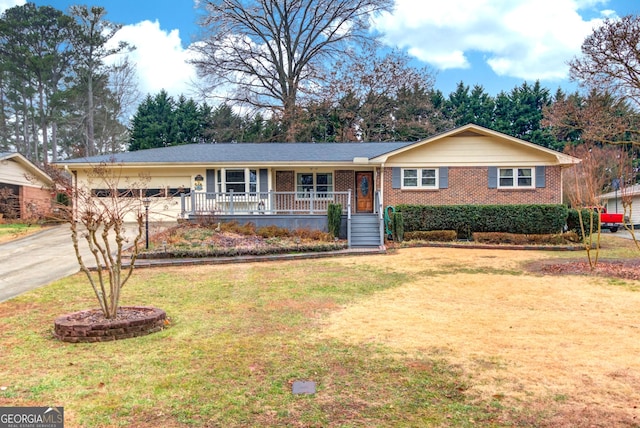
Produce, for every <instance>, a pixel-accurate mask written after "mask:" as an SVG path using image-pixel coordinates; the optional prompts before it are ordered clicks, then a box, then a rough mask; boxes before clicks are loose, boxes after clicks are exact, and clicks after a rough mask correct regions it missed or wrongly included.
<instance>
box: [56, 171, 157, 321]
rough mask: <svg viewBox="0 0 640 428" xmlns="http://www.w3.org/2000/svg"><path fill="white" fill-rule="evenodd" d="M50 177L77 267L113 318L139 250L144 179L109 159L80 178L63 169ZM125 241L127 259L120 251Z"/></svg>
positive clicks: (107, 314) (142, 225)
mask: <svg viewBox="0 0 640 428" xmlns="http://www.w3.org/2000/svg"><path fill="white" fill-rule="evenodd" d="M76 178H77V177H76ZM54 181H55V186H56V192H57V193H58V195H59V197H58V198H56V200H57V201H59V203H58V204H57V207H56V208H57V210H58V212H59V213H60V215H59V217H60V218H62V219H64V220H65V221H68V222H69V224H70V225H71V240H72V241H73V247H74V249H75V253H76V258H77V260H78V264H79V265H80V270H81V271H82V272H84V273H85V275H86V276H87V278H88V280H89V284H90V285H91V288H92V289H93V292H94V294H95V296H96V298H97V300H98V302H99V304H100V309H101V310H102V312H103V314H104V316H105V318H107V319H113V318H116V316H117V313H118V308H119V305H120V297H121V292H122V289H123V287H124V286H125V284H126V283H127V281H128V280H129V278H131V274H132V273H133V269H134V264H135V261H136V258H137V256H138V253H139V247H140V245H139V244H140V242H141V239H142V235H143V231H144V221H145V218H144V212H143V209H142V201H141V197H142V196H144V195H145V192H146V187H147V186H146V185H147V183H148V181H149V179H148V177H144V176H138V177H135V178H132V177H127V176H124V175H122V168H120V167H119V166H118V165H117V164H115V162H111V163H103V164H100V165H96V166H94V167H93V168H92V170H91V171H90V172H89V174H88V177H87V179H86V180H84V181H82V182H78V180H77V179H73V180H70V179H69V177H68V176H67V177H65V174H64V172H63V171H60V172H59V173H58V174H56V176H55V180H54ZM67 201H69V203H65V202H67ZM127 223H128V224H127ZM132 225H133V226H132ZM128 227H133V228H134V231H133V241H131V240H130V238H128V235H127V228H128ZM82 242H84V243H85V244H82ZM129 244H131V245H130V260H129V264H128V265H126V264H125V263H124V255H125V251H127V249H128V245H129ZM83 245H88V248H89V251H90V254H91V255H90V256H89V259H90V260H91V261H92V262H93V263H91V264H92V265H94V266H95V267H93V268H90V267H91V266H90V265H89V263H88V261H85V256H83V255H82V251H81V246H83Z"/></svg>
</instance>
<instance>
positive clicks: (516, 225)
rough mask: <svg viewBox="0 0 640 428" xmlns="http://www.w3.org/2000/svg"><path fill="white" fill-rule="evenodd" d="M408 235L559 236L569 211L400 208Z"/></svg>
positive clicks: (490, 207)
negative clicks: (447, 232)
mask: <svg viewBox="0 0 640 428" xmlns="http://www.w3.org/2000/svg"><path fill="white" fill-rule="evenodd" d="M395 209H396V212H401V213H402V214H403V216H404V226H405V230H406V231H407V232H413V231H418V230H455V231H456V232H457V233H458V238H470V237H471V234H472V233H474V232H504V233H527V234H554V233H560V232H561V231H562V230H563V228H564V226H565V224H566V222H567V215H568V209H567V207H566V206H564V205H558V204H555V205H554V204H542V205H438V206H436V205H397V206H396V207H395Z"/></svg>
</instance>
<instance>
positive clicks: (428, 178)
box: [402, 168, 438, 189]
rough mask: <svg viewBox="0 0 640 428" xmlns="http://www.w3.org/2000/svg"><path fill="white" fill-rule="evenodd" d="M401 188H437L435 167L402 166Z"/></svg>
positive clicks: (436, 170)
mask: <svg viewBox="0 0 640 428" xmlns="http://www.w3.org/2000/svg"><path fill="white" fill-rule="evenodd" d="M402 188H404V189H437V188H438V169H437V168H403V169H402Z"/></svg>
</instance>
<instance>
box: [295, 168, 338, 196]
mask: <svg viewBox="0 0 640 428" xmlns="http://www.w3.org/2000/svg"><path fill="white" fill-rule="evenodd" d="M296 192H297V197H298V198H300V199H302V198H310V197H311V194H312V193H315V194H316V197H318V198H329V197H331V195H329V194H328V193H333V174H332V173H330V172H315V173H314V172H300V173H298V175H297V178H296Z"/></svg>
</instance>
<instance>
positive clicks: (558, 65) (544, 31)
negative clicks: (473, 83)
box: [376, 0, 610, 80]
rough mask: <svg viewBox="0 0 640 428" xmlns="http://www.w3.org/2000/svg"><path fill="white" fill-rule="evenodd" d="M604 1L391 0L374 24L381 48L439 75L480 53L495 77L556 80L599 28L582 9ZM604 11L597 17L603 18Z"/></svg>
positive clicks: (464, 65) (466, 63)
mask: <svg viewBox="0 0 640 428" xmlns="http://www.w3.org/2000/svg"><path fill="white" fill-rule="evenodd" d="M605 4H606V1H604V0H447V1H441V0H396V9H395V11H394V12H393V13H392V14H384V15H383V16H381V17H380V18H379V19H378V20H377V21H376V29H377V30H379V31H381V32H383V33H385V36H384V40H385V41H386V43H388V44H390V45H393V46H399V47H401V48H404V49H407V51H408V52H409V53H410V54H411V55H413V56H415V57H416V58H417V59H419V60H421V61H423V62H425V63H428V64H430V65H432V66H433V67H435V68H437V69H440V70H447V69H455V68H470V67H471V66H472V64H470V62H469V61H470V60H469V54H470V53H472V52H476V53H482V56H483V57H484V60H485V62H486V63H487V64H488V65H489V67H491V69H492V70H493V71H494V73H495V74H496V75H498V76H505V77H514V78H520V79H525V80H536V79H540V80H561V79H564V78H566V77H567V74H568V66H567V61H569V60H570V59H571V58H572V57H574V56H575V55H578V54H579V53H580V46H581V45H582V42H583V41H584V38H585V37H586V36H587V35H589V34H590V33H591V32H592V31H593V28H594V27H596V26H598V25H600V24H601V23H602V19H601V18H594V19H591V20H585V19H583V18H582V16H581V15H580V13H579V11H580V10H581V9H583V8H587V7H588V8H594V7H598V6H604V5H605ZM607 13H610V12H607V11H606V10H602V11H601V15H600V16H607Z"/></svg>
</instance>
